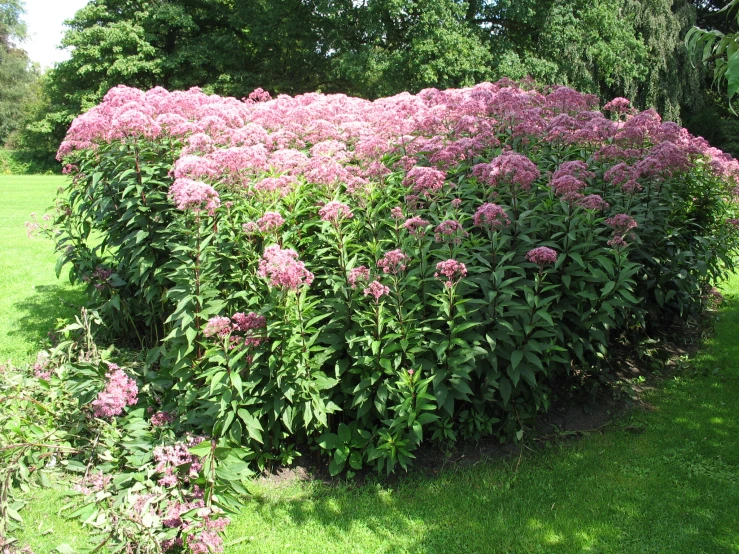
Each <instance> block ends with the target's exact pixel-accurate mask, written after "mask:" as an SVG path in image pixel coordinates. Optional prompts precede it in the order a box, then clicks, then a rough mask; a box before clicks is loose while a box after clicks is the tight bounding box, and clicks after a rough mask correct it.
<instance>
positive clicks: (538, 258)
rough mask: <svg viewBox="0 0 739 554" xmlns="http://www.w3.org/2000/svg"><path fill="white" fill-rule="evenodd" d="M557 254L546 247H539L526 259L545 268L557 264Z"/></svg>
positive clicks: (530, 251)
mask: <svg viewBox="0 0 739 554" xmlns="http://www.w3.org/2000/svg"><path fill="white" fill-rule="evenodd" d="M557 258H558V256H557V252H556V250H552V249H551V248H548V247H546V246H539V247H538V248H534V249H532V250H529V251H528V252H527V253H526V259H527V260H528V261H530V262H531V263H534V264H536V265H538V266H539V267H540V268H543V267H544V266H545V265H550V264H554V263H557Z"/></svg>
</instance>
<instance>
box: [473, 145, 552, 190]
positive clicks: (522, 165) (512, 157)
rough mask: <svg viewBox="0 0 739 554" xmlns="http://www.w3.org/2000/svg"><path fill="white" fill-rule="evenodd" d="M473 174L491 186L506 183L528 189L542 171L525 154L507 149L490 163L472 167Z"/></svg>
mask: <svg viewBox="0 0 739 554" xmlns="http://www.w3.org/2000/svg"><path fill="white" fill-rule="evenodd" d="M472 174H473V175H475V176H476V177H478V178H479V179H480V180H481V181H482V182H483V183H486V184H488V185H491V186H497V185H500V184H501V183H506V184H511V185H515V186H518V187H520V188H522V189H523V190H528V189H529V188H531V185H532V183H533V182H534V181H536V179H538V178H539V175H540V174H541V172H540V171H539V168H538V167H536V164H534V162H532V161H531V160H530V159H528V158H527V157H526V156H524V155H523V154H517V153H515V152H513V151H507V152H503V153H502V154H501V155H500V156H498V157H497V158H495V159H494V160H493V161H492V162H490V163H489V164H484V163H483V164H477V165H476V166H474V167H473V168H472Z"/></svg>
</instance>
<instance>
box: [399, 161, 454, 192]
mask: <svg viewBox="0 0 739 554" xmlns="http://www.w3.org/2000/svg"><path fill="white" fill-rule="evenodd" d="M445 180H446V173H444V172H443V171H440V170H438V169H434V168H433V167H423V166H414V167H413V168H411V170H410V171H408V173H407V174H406V176H405V179H404V180H403V184H404V185H406V186H412V187H413V190H414V191H415V192H417V193H419V194H423V195H425V196H432V195H433V194H434V193H436V192H438V191H440V190H441V189H442V188H443V187H444V181H445Z"/></svg>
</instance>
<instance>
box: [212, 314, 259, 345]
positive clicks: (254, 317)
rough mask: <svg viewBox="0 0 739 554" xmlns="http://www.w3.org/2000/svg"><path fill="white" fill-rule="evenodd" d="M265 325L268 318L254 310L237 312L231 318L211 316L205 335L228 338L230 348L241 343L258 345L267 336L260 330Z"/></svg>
mask: <svg viewBox="0 0 739 554" xmlns="http://www.w3.org/2000/svg"><path fill="white" fill-rule="evenodd" d="M265 327H267V318H265V317H264V316H262V315H259V314H257V313H254V312H249V313H248V314H245V313H243V312H237V313H235V314H234V315H232V316H231V318H230V319H229V318H228V317H224V316H215V317H212V318H210V319H209V320H208V322H207V323H206V324H205V329H203V335H205V336H206V337H218V338H220V339H228V340H229V348H236V347H237V346H240V345H244V346H247V347H250V346H254V347H256V346H259V345H260V344H261V343H262V342H263V341H264V340H265V338H266V337H265V335H264V333H262V332H259V330H260V329H264V328H265ZM240 333H241V334H240Z"/></svg>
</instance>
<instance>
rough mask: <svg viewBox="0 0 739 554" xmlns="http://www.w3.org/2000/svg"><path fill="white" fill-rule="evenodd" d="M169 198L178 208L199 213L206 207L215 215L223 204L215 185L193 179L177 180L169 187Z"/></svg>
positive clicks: (209, 212) (210, 213)
mask: <svg viewBox="0 0 739 554" xmlns="http://www.w3.org/2000/svg"><path fill="white" fill-rule="evenodd" d="M169 198H170V200H172V202H174V205H175V207H176V208H177V209H178V210H183V211H185V210H192V211H193V212H195V213H199V212H200V211H202V210H203V209H205V210H207V211H208V214H209V215H213V214H214V213H215V210H216V208H218V206H220V205H221V199H220V198H219V196H218V193H217V192H216V191H215V189H214V188H213V187H211V186H210V185H206V184H205V183H203V182H201V181H193V180H192V179H184V178H183V179H177V180H175V182H174V183H172V185H171V186H170V187H169Z"/></svg>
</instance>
